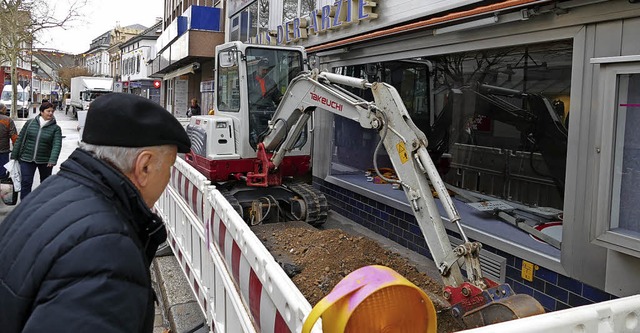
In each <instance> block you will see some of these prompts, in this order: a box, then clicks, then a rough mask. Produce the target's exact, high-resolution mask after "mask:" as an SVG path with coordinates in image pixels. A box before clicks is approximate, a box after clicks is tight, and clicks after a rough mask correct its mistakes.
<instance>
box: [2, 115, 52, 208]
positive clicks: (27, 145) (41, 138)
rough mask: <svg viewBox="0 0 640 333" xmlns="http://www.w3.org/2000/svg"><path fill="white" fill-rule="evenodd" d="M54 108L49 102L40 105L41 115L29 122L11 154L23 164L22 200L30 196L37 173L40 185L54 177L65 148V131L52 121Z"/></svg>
mask: <svg viewBox="0 0 640 333" xmlns="http://www.w3.org/2000/svg"><path fill="white" fill-rule="evenodd" d="M53 111H54V106H53V104H51V103H50V102H44V103H42V105H40V115H38V116H36V117H35V118H34V119H31V120H29V121H28V122H27V123H26V124H25V125H24V127H22V130H20V135H19V136H18V140H16V144H15V145H14V147H13V151H12V152H11V159H13V160H18V161H19V162H20V173H21V175H20V176H21V177H20V185H21V188H22V189H21V190H20V200H21V201H22V200H24V198H25V197H26V196H27V195H28V194H29V193H31V186H32V185H33V177H34V176H35V173H36V169H38V172H39V173H40V182H41V183H42V182H44V180H45V179H47V177H49V176H51V172H52V171H53V166H54V165H56V163H57V162H58V156H60V149H61V148H62V130H61V129H60V126H58V124H56V119H55V118H54V117H53Z"/></svg>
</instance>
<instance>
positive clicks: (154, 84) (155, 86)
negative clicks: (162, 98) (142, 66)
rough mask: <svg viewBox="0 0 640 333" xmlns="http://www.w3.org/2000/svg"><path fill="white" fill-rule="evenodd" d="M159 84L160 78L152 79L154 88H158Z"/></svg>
mask: <svg viewBox="0 0 640 333" xmlns="http://www.w3.org/2000/svg"><path fill="white" fill-rule="evenodd" d="M160 85H161V83H160V80H155V81H153V87H154V88H156V89H158V88H160Z"/></svg>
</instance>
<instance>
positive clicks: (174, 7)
mask: <svg viewBox="0 0 640 333" xmlns="http://www.w3.org/2000/svg"><path fill="white" fill-rule="evenodd" d="M164 4H165V6H164V7H165V12H164V18H163V22H162V27H163V30H162V34H161V35H160V37H159V38H158V40H157V41H156V44H155V48H153V55H152V57H151V59H150V62H149V63H148V66H149V69H148V73H149V76H150V77H152V78H155V79H158V80H161V81H162V84H161V87H160V104H161V105H163V106H164V107H165V108H166V109H167V110H169V111H171V112H172V113H173V114H174V115H175V116H176V117H186V112H187V109H188V108H189V101H190V100H191V99H193V98H195V99H197V100H199V102H200V106H201V108H202V110H203V111H205V112H206V110H209V109H211V108H213V92H212V90H211V89H209V88H207V87H210V86H212V84H211V82H212V80H213V65H214V49H215V46H216V45H218V44H221V43H223V42H224V33H223V32H222V31H223V24H224V21H223V11H222V1H211V0H195V1H175V0H165V2H164ZM202 84H204V85H203V86H201V85H202Z"/></svg>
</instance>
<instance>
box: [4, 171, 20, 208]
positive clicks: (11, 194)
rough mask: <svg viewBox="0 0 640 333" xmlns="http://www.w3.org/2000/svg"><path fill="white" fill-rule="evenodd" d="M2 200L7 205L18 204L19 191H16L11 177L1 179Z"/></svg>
mask: <svg viewBox="0 0 640 333" xmlns="http://www.w3.org/2000/svg"><path fill="white" fill-rule="evenodd" d="M0 198H2V202H4V204H5V205H9V206H13V205H15V204H17V203H18V191H16V190H15V187H14V186H13V180H12V179H11V177H9V178H4V179H0Z"/></svg>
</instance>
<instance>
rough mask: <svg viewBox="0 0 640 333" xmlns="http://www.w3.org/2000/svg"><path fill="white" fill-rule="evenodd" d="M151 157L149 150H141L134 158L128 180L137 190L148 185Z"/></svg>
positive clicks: (152, 155) (151, 152)
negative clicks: (129, 179)
mask: <svg viewBox="0 0 640 333" xmlns="http://www.w3.org/2000/svg"><path fill="white" fill-rule="evenodd" d="M153 157H154V153H153V151H150V150H143V151H142V152H141V153H140V154H139V155H138V157H136V161H135V164H134V166H133V170H132V174H131V177H130V178H131V180H132V181H133V183H134V184H135V185H136V186H137V187H138V188H140V187H145V186H147V185H149V181H150V175H151V172H152V171H153V170H152V167H153Z"/></svg>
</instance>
